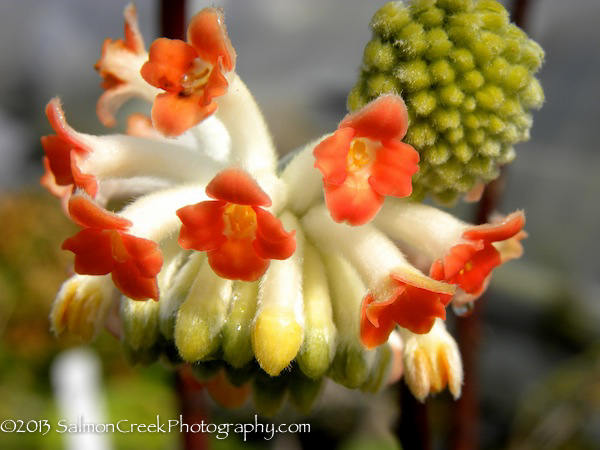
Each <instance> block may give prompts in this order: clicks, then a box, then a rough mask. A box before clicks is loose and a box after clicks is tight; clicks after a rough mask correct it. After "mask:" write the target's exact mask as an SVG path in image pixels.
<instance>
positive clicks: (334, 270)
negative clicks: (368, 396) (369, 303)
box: [323, 252, 375, 388]
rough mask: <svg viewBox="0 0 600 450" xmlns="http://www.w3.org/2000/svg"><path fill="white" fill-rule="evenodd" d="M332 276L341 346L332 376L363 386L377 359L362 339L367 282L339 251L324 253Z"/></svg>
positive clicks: (335, 320) (327, 270) (333, 304)
mask: <svg viewBox="0 0 600 450" xmlns="http://www.w3.org/2000/svg"><path fill="white" fill-rule="evenodd" d="M323 261H324V263H325V268H326V273H327V279H328V280H329V286H330V295H331V306H332V312H333V320H334V323H335V326H336V328H337V341H338V344H337V349H336V354H335V359H334V361H333V365H332V369H333V370H332V377H333V378H334V379H335V380H337V381H338V382H340V383H342V384H344V385H345V386H348V387H351V388H358V387H360V386H362V385H363V384H364V383H365V382H366V381H367V378H368V376H369V373H370V372H371V369H372V367H373V365H374V363H375V352H374V351H371V350H366V349H364V347H363V345H362V343H361V342H360V329H359V325H360V304H361V302H362V300H363V297H364V295H365V292H366V291H367V288H366V286H365V285H364V283H363V282H362V281H361V277H360V276H359V275H358V273H357V272H356V270H355V268H354V267H352V265H350V263H349V262H348V261H347V260H345V259H344V258H342V257H341V256H340V255H339V254H336V253H329V252H325V253H323Z"/></svg>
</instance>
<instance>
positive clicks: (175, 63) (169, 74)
mask: <svg viewBox="0 0 600 450" xmlns="http://www.w3.org/2000/svg"><path fill="white" fill-rule="evenodd" d="M197 57H198V53H197V52H196V50H194V48H193V47H192V46H191V45H189V44H186V43H185V42H183V41H180V40H178V39H167V38H158V39H157V40H155V41H154V42H153V43H152V45H151V46H150V52H149V53H148V61H147V62H146V63H145V64H144V65H143V66H142V71H141V74H142V77H144V79H145V80H146V81H147V82H148V83H150V84H151V85H152V86H155V87H157V88H160V89H164V90H165V91H167V92H174V93H178V92H180V91H181V90H183V86H182V85H181V81H182V78H183V75H184V74H185V73H186V72H187V71H189V70H190V69H191V68H192V66H193V63H194V59H196V58H197Z"/></svg>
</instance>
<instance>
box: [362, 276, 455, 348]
mask: <svg viewBox="0 0 600 450" xmlns="http://www.w3.org/2000/svg"><path fill="white" fill-rule="evenodd" d="M405 275H406V274H405ZM390 278H391V283H390V284H389V286H388V288H387V289H386V296H387V299H386V300H383V301H376V299H375V296H374V295H373V294H372V293H371V292H369V293H368V294H367V295H366V296H365V298H364V300H363V303H362V308H361V314H360V338H361V341H362V343H363V345H364V346H365V347H367V348H375V347H377V346H379V345H381V344H384V343H385V342H386V341H387V340H388V337H389V336H390V334H391V332H392V331H393V330H394V328H395V327H396V325H400V326H401V327H403V328H406V329H407V330H409V331H411V332H413V333H416V334H424V333H428V332H429V330H431V328H432V327H433V324H434V323H435V319H436V318H437V317H439V318H440V319H442V320H445V319H446V306H448V303H450V300H451V299H452V294H451V293H449V291H448V289H446V288H442V289H440V288H437V289H436V286H435V284H436V283H429V285H427V284H426V283H423V281H422V280H424V279H425V277H414V276H411V275H408V276H402V274H401V273H400V272H398V273H391V274H390ZM419 279H421V281H419Z"/></svg>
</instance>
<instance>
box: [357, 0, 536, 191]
mask: <svg viewBox="0 0 600 450" xmlns="http://www.w3.org/2000/svg"><path fill="white" fill-rule="evenodd" d="M371 28H372V30H373V38H372V40H371V41H370V42H369V43H368V44H367V46H366V48H365V51H364V57H363V66H362V69H361V74H360V78H359V80H358V82H357V84H356V85H355V86H354V87H353V89H352V90H351V92H350V94H349V96H348V109H349V110H350V111H354V110H357V109H359V108H361V107H362V106H364V105H365V104H367V103H368V102H369V101H371V100H373V99H374V98H376V97H377V96H379V95H381V94H384V93H388V92H395V93H398V94H400V95H402V97H403V98H404V100H405V102H406V106H407V108H408V114H409V118H410V126H409V129H408V133H407V135H406V137H405V139H404V140H405V141H406V142H407V143H409V144H411V145H412V146H413V147H415V148H416V149H417V150H418V151H419V153H420V155H421V162H420V171H419V173H418V174H417V175H415V177H414V178H413V188H414V194H413V197H414V198H415V199H417V200H420V199H422V198H423V197H424V196H425V195H428V194H429V195H432V196H433V197H434V198H435V199H436V200H437V201H439V202H441V203H451V202H453V201H454V200H455V199H456V198H457V197H458V195H460V194H461V193H465V192H468V191H469V190H470V189H472V188H473V187H474V186H475V185H476V183H478V182H479V181H483V182H489V181H491V180H493V179H494V178H496V177H497V176H498V174H499V167H500V166H501V165H503V164H507V163H509V162H511V161H512V160H513V159H514V157H515V151H514V148H513V145H514V144H515V143H517V142H521V141H525V140H527V139H528V138H529V129H530V128H531V125H532V116H531V110H532V109H538V108H540V107H541V105H542V103H543V101H544V94H543V91H542V88H541V86H540V83H539V81H538V80H537V79H536V78H535V77H534V74H535V73H536V72H537V70H538V69H539V68H540V66H541V64H542V62H543V59H544V52H543V50H542V49H541V47H540V46H539V45H538V44H537V43H535V42H533V41H532V40H530V39H529V38H528V37H527V35H526V34H525V33H524V32H523V31H522V30H520V29H519V28H517V27H516V26H515V25H513V24H511V23H510V20H509V16H508V12H507V11H506V10H505V9H504V7H503V6H502V5H501V4H500V3H498V2H497V1H495V0H416V1H415V2H414V3H412V4H410V5H407V4H404V3H402V2H400V1H397V2H391V3H388V4H386V5H384V6H383V7H382V8H381V9H379V11H377V13H375V16H374V17H373V19H372V22H371Z"/></svg>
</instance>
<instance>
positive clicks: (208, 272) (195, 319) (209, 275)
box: [175, 260, 232, 362]
mask: <svg viewBox="0 0 600 450" xmlns="http://www.w3.org/2000/svg"><path fill="white" fill-rule="evenodd" d="M231 287H232V282H231V280H227V279H224V278H221V277H220V276H218V275H217V274H215V273H214V272H213V270H212V269H211V267H210V265H209V264H208V260H206V261H204V263H203V264H202V267H201V268H200V272H198V275H197V277H196V280H195V281H194V284H193V285H192V287H191V289H190V291H189V293H188V296H187V298H186V299H185V301H184V302H183V304H182V305H181V307H180V308H179V312H178V313H177V321H176V323H175V344H176V345H177V348H178V349H179V353H180V354H181V357H182V358H183V359H185V360H186V361H188V362H195V361H201V360H203V359H205V358H208V357H210V356H211V355H213V354H214V353H215V352H216V351H217V350H218V349H219V347H220V346H221V328H222V327H223V324H224V322H225V317H226V314H227V308H228V306H229V301H230V299H231Z"/></svg>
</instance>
